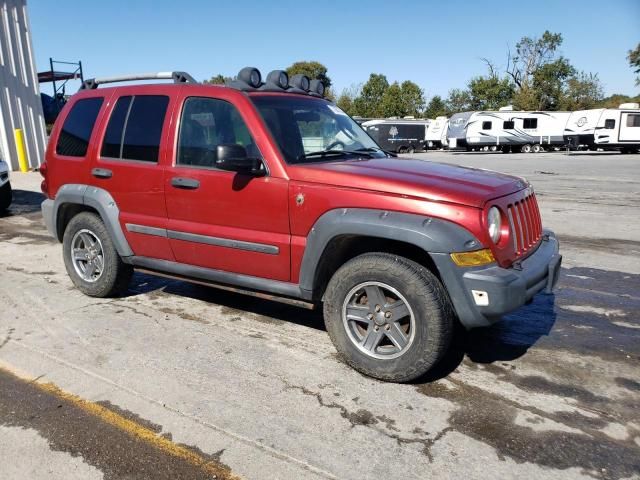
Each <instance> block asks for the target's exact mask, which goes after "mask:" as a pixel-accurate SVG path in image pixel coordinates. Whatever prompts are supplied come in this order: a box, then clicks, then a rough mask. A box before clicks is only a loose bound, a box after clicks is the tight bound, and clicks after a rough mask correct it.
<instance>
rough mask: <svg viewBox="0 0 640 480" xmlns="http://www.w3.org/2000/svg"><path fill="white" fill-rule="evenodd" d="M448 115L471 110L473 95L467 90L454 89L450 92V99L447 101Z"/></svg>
mask: <svg viewBox="0 0 640 480" xmlns="http://www.w3.org/2000/svg"><path fill="white" fill-rule="evenodd" d="M446 106H447V115H453V114H454V113H458V112H466V111H468V110H471V95H470V94H469V92H468V91H467V90H462V89H459V88H454V89H452V90H449V97H447V101H446Z"/></svg>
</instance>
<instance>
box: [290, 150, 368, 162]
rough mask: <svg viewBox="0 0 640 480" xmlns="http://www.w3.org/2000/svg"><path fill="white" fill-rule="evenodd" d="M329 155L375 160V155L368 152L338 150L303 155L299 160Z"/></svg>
mask: <svg viewBox="0 0 640 480" xmlns="http://www.w3.org/2000/svg"><path fill="white" fill-rule="evenodd" d="M328 155H338V156H340V157H343V156H345V155H356V156H360V157H367V158H373V155H371V154H370V153H369V152H368V151H367V150H362V149H360V150H336V149H328V150H318V151H317V152H309V153H303V154H302V155H299V156H298V158H297V160H298V161H300V160H303V159H305V158H310V157H326V156H328Z"/></svg>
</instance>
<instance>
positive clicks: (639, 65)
mask: <svg viewBox="0 0 640 480" xmlns="http://www.w3.org/2000/svg"><path fill="white" fill-rule="evenodd" d="M627 60H629V66H630V67H631V68H633V73H636V74H640V43H639V44H638V46H637V47H636V48H634V49H633V50H629V55H627ZM636 86H640V75H638V76H636Z"/></svg>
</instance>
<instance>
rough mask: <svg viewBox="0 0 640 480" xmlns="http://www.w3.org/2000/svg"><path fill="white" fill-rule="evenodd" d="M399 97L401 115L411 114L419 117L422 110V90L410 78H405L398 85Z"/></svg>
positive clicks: (423, 103) (423, 102) (423, 104)
mask: <svg viewBox="0 0 640 480" xmlns="http://www.w3.org/2000/svg"><path fill="white" fill-rule="evenodd" d="M400 99H401V103H402V109H403V114H402V116H407V115H412V116H414V117H419V116H420V115H422V112H423V111H424V106H425V101H424V91H423V90H422V89H421V88H420V87H419V86H418V85H417V84H415V83H413V82H412V81H410V80H405V81H404V82H402V84H401V85H400Z"/></svg>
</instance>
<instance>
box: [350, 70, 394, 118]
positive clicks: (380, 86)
mask: <svg viewBox="0 0 640 480" xmlns="http://www.w3.org/2000/svg"><path fill="white" fill-rule="evenodd" d="M388 88H389V81H388V80H387V77H385V76H384V75H382V74H378V73H372V74H371V75H369V80H367V81H366V83H365V84H364V85H363V86H362V90H361V92H360V95H358V97H357V98H355V99H354V101H353V103H354V109H355V111H356V112H357V114H358V115H360V116H362V117H383V116H384V109H383V107H382V97H383V96H384V93H385V92H386V91H387V89H388Z"/></svg>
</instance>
